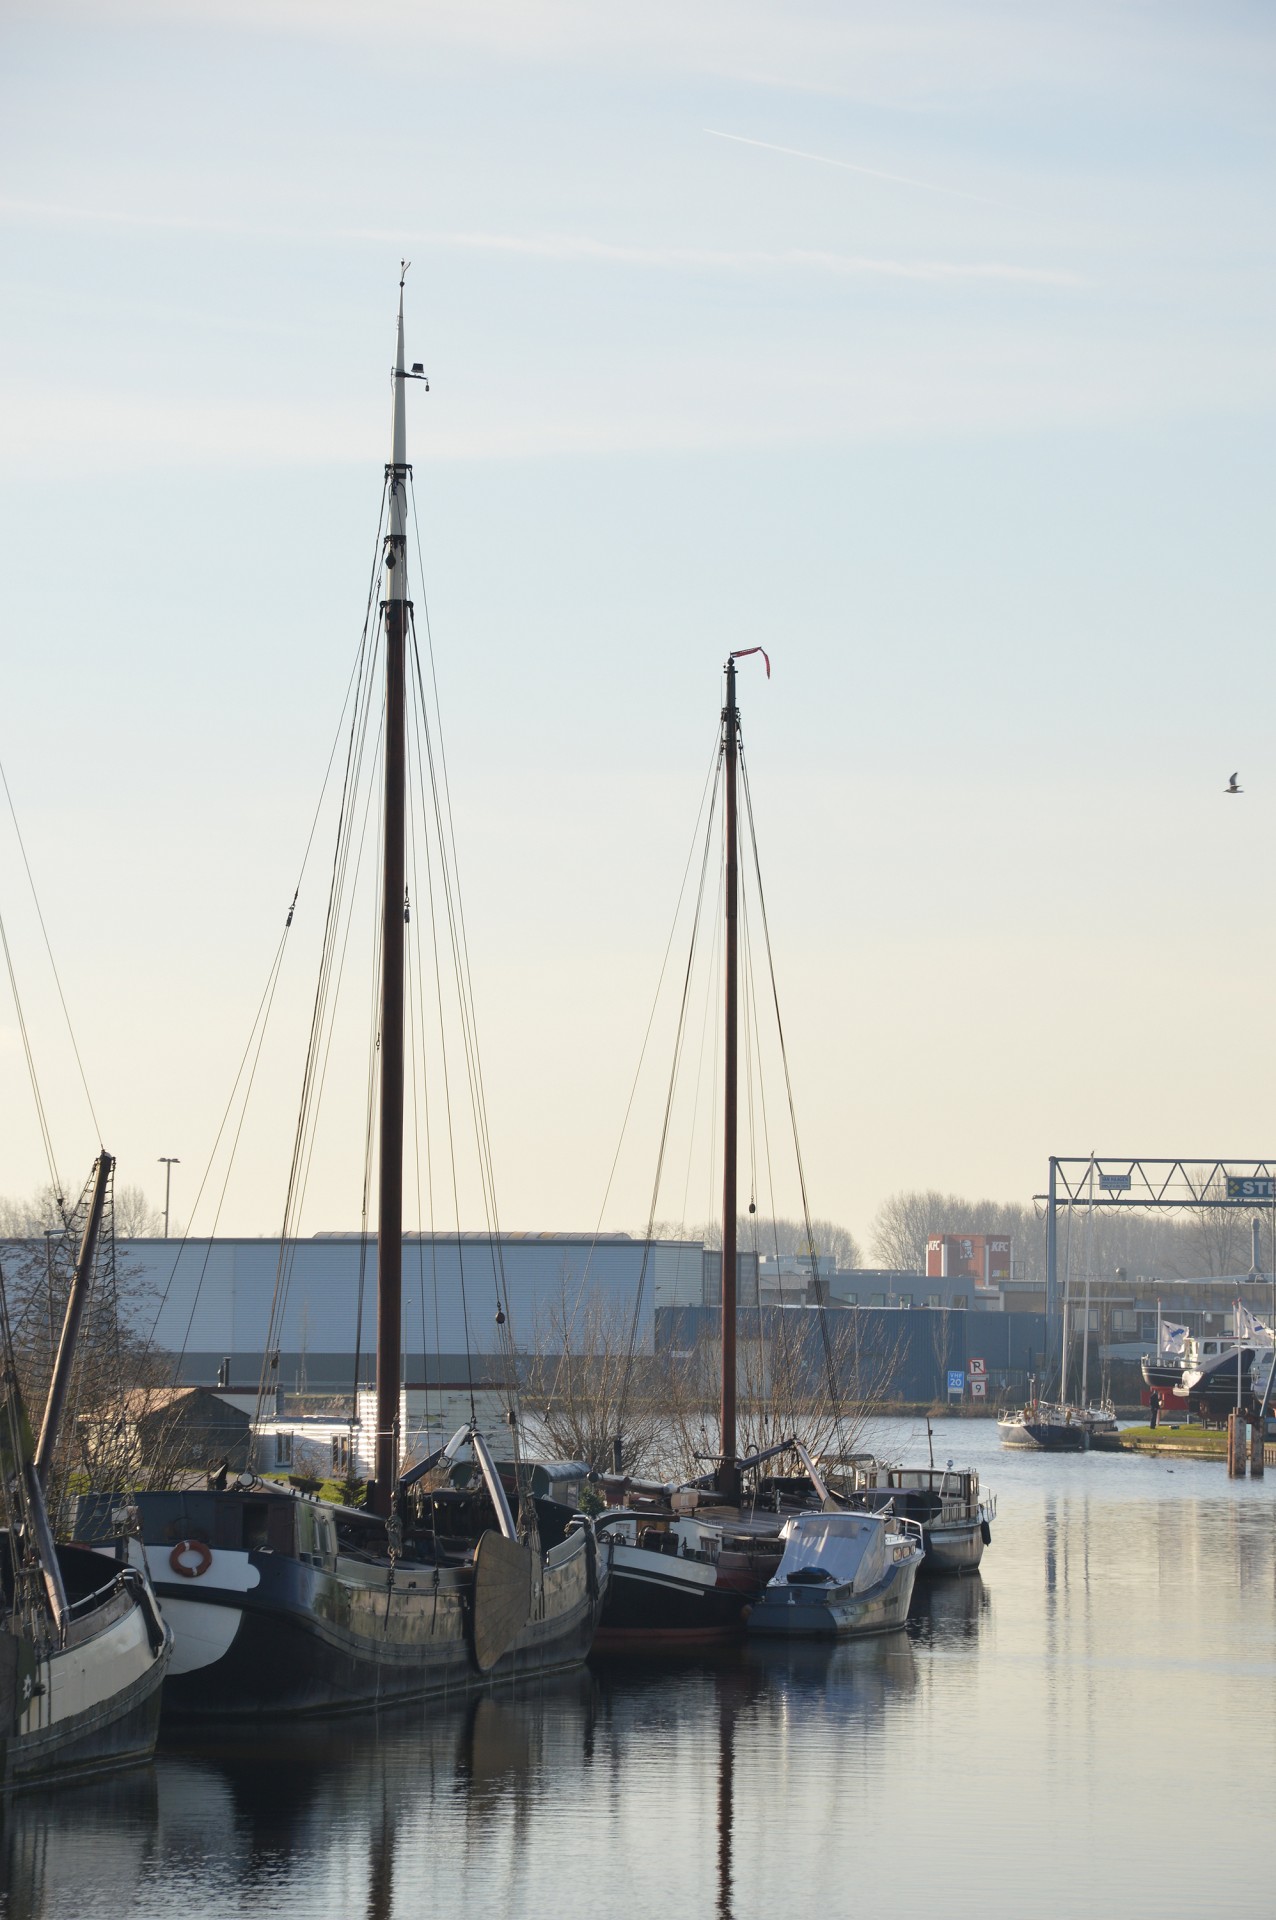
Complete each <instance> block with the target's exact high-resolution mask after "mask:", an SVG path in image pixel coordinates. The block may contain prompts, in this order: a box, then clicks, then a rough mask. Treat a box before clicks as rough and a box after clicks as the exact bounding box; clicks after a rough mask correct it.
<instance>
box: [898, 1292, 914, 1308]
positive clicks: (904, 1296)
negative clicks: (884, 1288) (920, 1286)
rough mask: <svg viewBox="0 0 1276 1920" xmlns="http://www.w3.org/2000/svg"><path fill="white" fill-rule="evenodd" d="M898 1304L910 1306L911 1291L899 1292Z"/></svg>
mask: <svg viewBox="0 0 1276 1920" xmlns="http://www.w3.org/2000/svg"><path fill="white" fill-rule="evenodd" d="M899 1304H900V1306H901V1307H911V1306H912V1304H913V1296H912V1294H911V1293H901V1294H900V1296H899Z"/></svg>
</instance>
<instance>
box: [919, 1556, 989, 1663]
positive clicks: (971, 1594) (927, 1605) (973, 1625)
mask: <svg viewBox="0 0 1276 1920" xmlns="http://www.w3.org/2000/svg"><path fill="white" fill-rule="evenodd" d="M991 1604H992V1597H991V1595H990V1593H989V1591H988V1588H987V1587H986V1586H985V1585H984V1578H983V1575H982V1574H981V1573H979V1572H975V1573H973V1574H971V1575H970V1577H969V1579H966V1580H924V1581H922V1582H920V1583H919V1585H918V1587H917V1591H916V1593H915V1594H914V1595H913V1606H912V1611H911V1613H910V1614H909V1616H908V1631H909V1635H910V1637H912V1638H913V1639H915V1640H916V1641H917V1643H918V1644H919V1645H921V1646H927V1645H929V1644H930V1643H931V1642H933V1641H935V1640H939V1639H945V1640H951V1639H954V1638H956V1639H966V1640H969V1639H973V1638H974V1636H975V1635H976V1634H977V1633H978V1632H979V1630H980V1628H981V1626H982V1625H983V1622H984V1619H985V1617H986V1616H987V1614H988V1611H989V1608H990V1606H991Z"/></svg>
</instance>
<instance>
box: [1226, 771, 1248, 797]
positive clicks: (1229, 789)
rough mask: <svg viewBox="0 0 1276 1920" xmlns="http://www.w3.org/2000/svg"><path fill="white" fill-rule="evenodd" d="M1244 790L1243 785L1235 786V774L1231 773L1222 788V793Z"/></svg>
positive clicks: (1241, 791)
mask: <svg viewBox="0 0 1276 1920" xmlns="http://www.w3.org/2000/svg"><path fill="white" fill-rule="evenodd" d="M1244 791H1245V789H1244V787H1238V786H1237V784H1236V775H1235V774H1233V775H1232V777H1231V779H1230V780H1229V781H1228V783H1227V785H1226V786H1225V787H1224V788H1223V792H1224V793H1244Z"/></svg>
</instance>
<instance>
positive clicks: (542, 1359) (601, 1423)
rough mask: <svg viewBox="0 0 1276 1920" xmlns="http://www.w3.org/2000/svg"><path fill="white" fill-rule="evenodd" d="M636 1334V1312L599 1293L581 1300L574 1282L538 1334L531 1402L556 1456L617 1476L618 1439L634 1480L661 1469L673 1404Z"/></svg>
mask: <svg viewBox="0 0 1276 1920" xmlns="http://www.w3.org/2000/svg"><path fill="white" fill-rule="evenodd" d="M632 1328H633V1314H632V1311H630V1310H628V1309H626V1308H625V1307H623V1306H621V1305H620V1304H619V1303H617V1302H616V1301H614V1300H609V1299H608V1298H607V1297H606V1296H605V1295H603V1294H602V1293H600V1292H599V1291H597V1290H596V1289H595V1290H593V1291H591V1292H590V1293H589V1294H588V1295H587V1296H586V1297H585V1298H584V1299H583V1300H581V1299H579V1298H578V1297H577V1295H576V1294H575V1293H574V1292H573V1290H572V1286H571V1277H570V1276H569V1275H567V1274H564V1276H563V1279H562V1287H561V1291H560V1293H559V1296H558V1298H557V1299H556V1300H554V1301H553V1303H552V1304H551V1305H550V1306H548V1307H547V1308H546V1309H545V1310H544V1312H543V1313H542V1315H541V1316H540V1318H539V1319H538V1322H537V1325H536V1328H535V1334H534V1346H533V1352H532V1358H531V1362H530V1365H529V1367H528V1372H527V1376H526V1386H525V1396H524V1397H525V1398H526V1400H527V1402H528V1404H529V1406H530V1407H532V1408H533V1409H534V1411H535V1417H536V1420H537V1422H538V1423H539V1425H540V1427H541V1428H542V1429H543V1432H544V1435H545V1437H546V1439H547V1440H548V1441H549V1444H550V1445H551V1446H552V1447H553V1449H554V1451H555V1452H556V1453H557V1454H558V1455H559V1456H560V1457H561V1458H563V1459H566V1460H583V1461H584V1462H585V1463H586V1464H587V1465H588V1466H589V1467H590V1468H592V1469H593V1471H594V1472H596V1473H604V1472H608V1471H610V1469H611V1466H612V1460H613V1446H614V1442H615V1440H616V1439H617V1438H619V1439H620V1442H621V1461H622V1466H623V1470H624V1471H625V1472H626V1473H630V1474H634V1475H636V1476H638V1477H642V1476H644V1475H646V1474H648V1473H650V1472H652V1471H654V1468H655V1461H656V1456H657V1453H658V1451H659V1440H660V1436H661V1427H662V1422H663V1420H664V1418H665V1408H664V1405H663V1404H662V1403H663V1402H664V1400H665V1399H666V1398H667V1396H666V1395H665V1394H664V1393H662V1392H658V1391H656V1390H655V1383H654V1380H653V1375H654V1374H655V1372H656V1371H657V1368H656V1363H654V1362H653V1360H652V1358H651V1356H650V1355H646V1354H637V1353H633V1352H631V1335H632Z"/></svg>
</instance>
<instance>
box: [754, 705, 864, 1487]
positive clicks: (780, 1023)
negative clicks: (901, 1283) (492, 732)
mask: <svg viewBox="0 0 1276 1920" xmlns="http://www.w3.org/2000/svg"><path fill="white" fill-rule="evenodd" d="M740 773H741V784H742V785H743V788H744V804H745V814H746V817H747V819H748V823H749V844H750V847H751V849H752V852H753V871H754V875H755V877H756V880H757V889H758V909H759V912H760V915H761V920H762V935H763V941H764V943H765V949H766V960H767V972H768V976H769V980H770V986H771V1000H772V1005H773V1006H774V1009H775V1025H776V1034H777V1037H778V1039H779V1044H780V1061H781V1064H782V1066H783V1069H784V1091H785V1096H786V1098H787V1100H788V1108H789V1122H790V1126H791V1129H792V1134H793V1153H794V1158H795V1160H796V1162H797V1175H798V1186H799V1190H800V1192H801V1195H802V1220H803V1224H804V1225H805V1227H806V1239H807V1245H808V1246H809V1247H810V1248H811V1252H812V1257H813V1258H814V1256H815V1235H814V1233H813V1232H812V1229H811V1207H810V1201H809V1199H808V1197H807V1185H806V1168H805V1165H804V1164H803V1160H802V1144H801V1141H800V1139H799V1137H798V1124H797V1107H796V1105H795V1102H794V1097H793V1079H792V1075H791V1073H790V1071H789V1051H788V1046H787V1044H786V1042H785V1038H784V1019H783V1015H782V1014H781V1012H780V992H779V986H778V983H777V981H776V976H775V954H774V951H773V949H772V946H771V926H770V921H769V919H768V917H767V909H766V892H765V889H764V888H763V885H762V867H761V862H760V860H759V857H758V836H757V826H756V823H755V821H754V817H753V792H752V788H751V787H750V784H749V770H748V765H747V763H746V760H745V754H744V743H743V741H741V743H740ZM817 1278H818V1276H817ZM816 1302H817V1305H816V1311H817V1315H818V1319H819V1326H820V1340H821V1344H822V1346H823V1349H824V1366H825V1375H826V1381H827V1385H828V1394H829V1401H830V1405H831V1407H832V1411H833V1430H834V1438H835V1441H836V1445H837V1450H838V1452H839V1453H841V1452H842V1451H843V1445H842V1406H841V1394H840V1389H839V1387H838V1381H837V1368H836V1364H835V1361H834V1356H833V1346H832V1341H831V1339H830V1337H829V1328H828V1315H827V1313H826V1311H825V1306H824V1296H823V1290H822V1289H821V1288H820V1287H819V1286H818V1284H817V1287H816Z"/></svg>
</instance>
